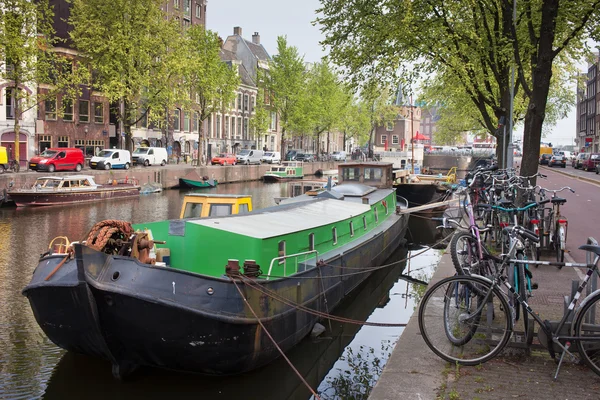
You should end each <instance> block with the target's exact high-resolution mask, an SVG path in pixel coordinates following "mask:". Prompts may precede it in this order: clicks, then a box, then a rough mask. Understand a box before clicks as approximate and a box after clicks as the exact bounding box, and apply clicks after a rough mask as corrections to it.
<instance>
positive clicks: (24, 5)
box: [0, 0, 86, 161]
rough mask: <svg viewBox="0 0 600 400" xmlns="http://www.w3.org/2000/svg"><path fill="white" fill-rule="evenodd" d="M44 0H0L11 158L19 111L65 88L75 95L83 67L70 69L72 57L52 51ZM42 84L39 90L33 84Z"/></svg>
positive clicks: (0, 60) (1, 74)
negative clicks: (10, 116)
mask: <svg viewBox="0 0 600 400" xmlns="http://www.w3.org/2000/svg"><path fill="white" fill-rule="evenodd" d="M53 18H54V13H53V11H52V9H51V8H50V7H49V5H48V1H47V0H40V1H30V0H9V1H0V43H2V45H0V67H2V68H1V69H0V78H1V79H2V80H6V81H8V82H9V85H8V86H7V87H6V91H7V92H6V93H9V94H10V95H11V96H8V97H11V99H12V100H11V103H12V106H13V118H14V124H13V130H14V133H15V153H14V155H13V157H14V159H15V160H17V161H19V160H20V157H21V155H20V149H19V147H20V146H19V144H20V140H19V136H20V130H21V126H20V122H21V119H22V117H23V115H24V114H25V113H26V112H27V111H29V110H31V109H32V108H34V107H36V106H37V105H39V104H40V103H42V102H43V101H44V100H45V99H47V98H52V97H56V95H57V93H59V92H63V93H64V92H67V93H69V94H70V96H71V97H74V96H76V95H78V93H79V86H78V83H80V82H81V81H83V80H85V77H86V75H85V74H83V71H79V70H77V69H76V68H75V69H73V68H72V67H73V59H72V58H68V57H64V56H62V55H60V54H59V53H57V52H55V51H54V46H55V45H56V44H57V43H58V39H57V38H56V37H55V32H54V29H53V28H52V22H53ZM39 83H43V84H46V86H47V87H48V90H46V91H44V92H41V91H38V90H36V88H35V87H34V88H31V87H29V86H34V85H36V84H39Z"/></svg>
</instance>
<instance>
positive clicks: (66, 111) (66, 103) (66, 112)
mask: <svg viewBox="0 0 600 400" xmlns="http://www.w3.org/2000/svg"><path fill="white" fill-rule="evenodd" d="M62 108H63V117H62V119H63V121H70V122H73V100H71V99H62Z"/></svg>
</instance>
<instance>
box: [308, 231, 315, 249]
mask: <svg viewBox="0 0 600 400" xmlns="http://www.w3.org/2000/svg"><path fill="white" fill-rule="evenodd" d="M314 249H315V234H314V233H311V234H309V235H308V250H309V251H313V250H314Z"/></svg>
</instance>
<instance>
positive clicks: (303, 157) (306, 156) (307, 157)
mask: <svg viewBox="0 0 600 400" xmlns="http://www.w3.org/2000/svg"><path fill="white" fill-rule="evenodd" d="M296 161H302V162H313V161H315V155H314V154H310V153H298V154H297V155H296Z"/></svg>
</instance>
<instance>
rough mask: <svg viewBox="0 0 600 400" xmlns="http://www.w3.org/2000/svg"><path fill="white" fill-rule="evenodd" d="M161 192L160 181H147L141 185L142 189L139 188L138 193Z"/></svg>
mask: <svg viewBox="0 0 600 400" xmlns="http://www.w3.org/2000/svg"><path fill="white" fill-rule="evenodd" d="M160 192H162V186H161V185H160V183H156V182H148V183H144V184H143V185H142V189H141V190H140V194H151V193H160Z"/></svg>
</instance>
